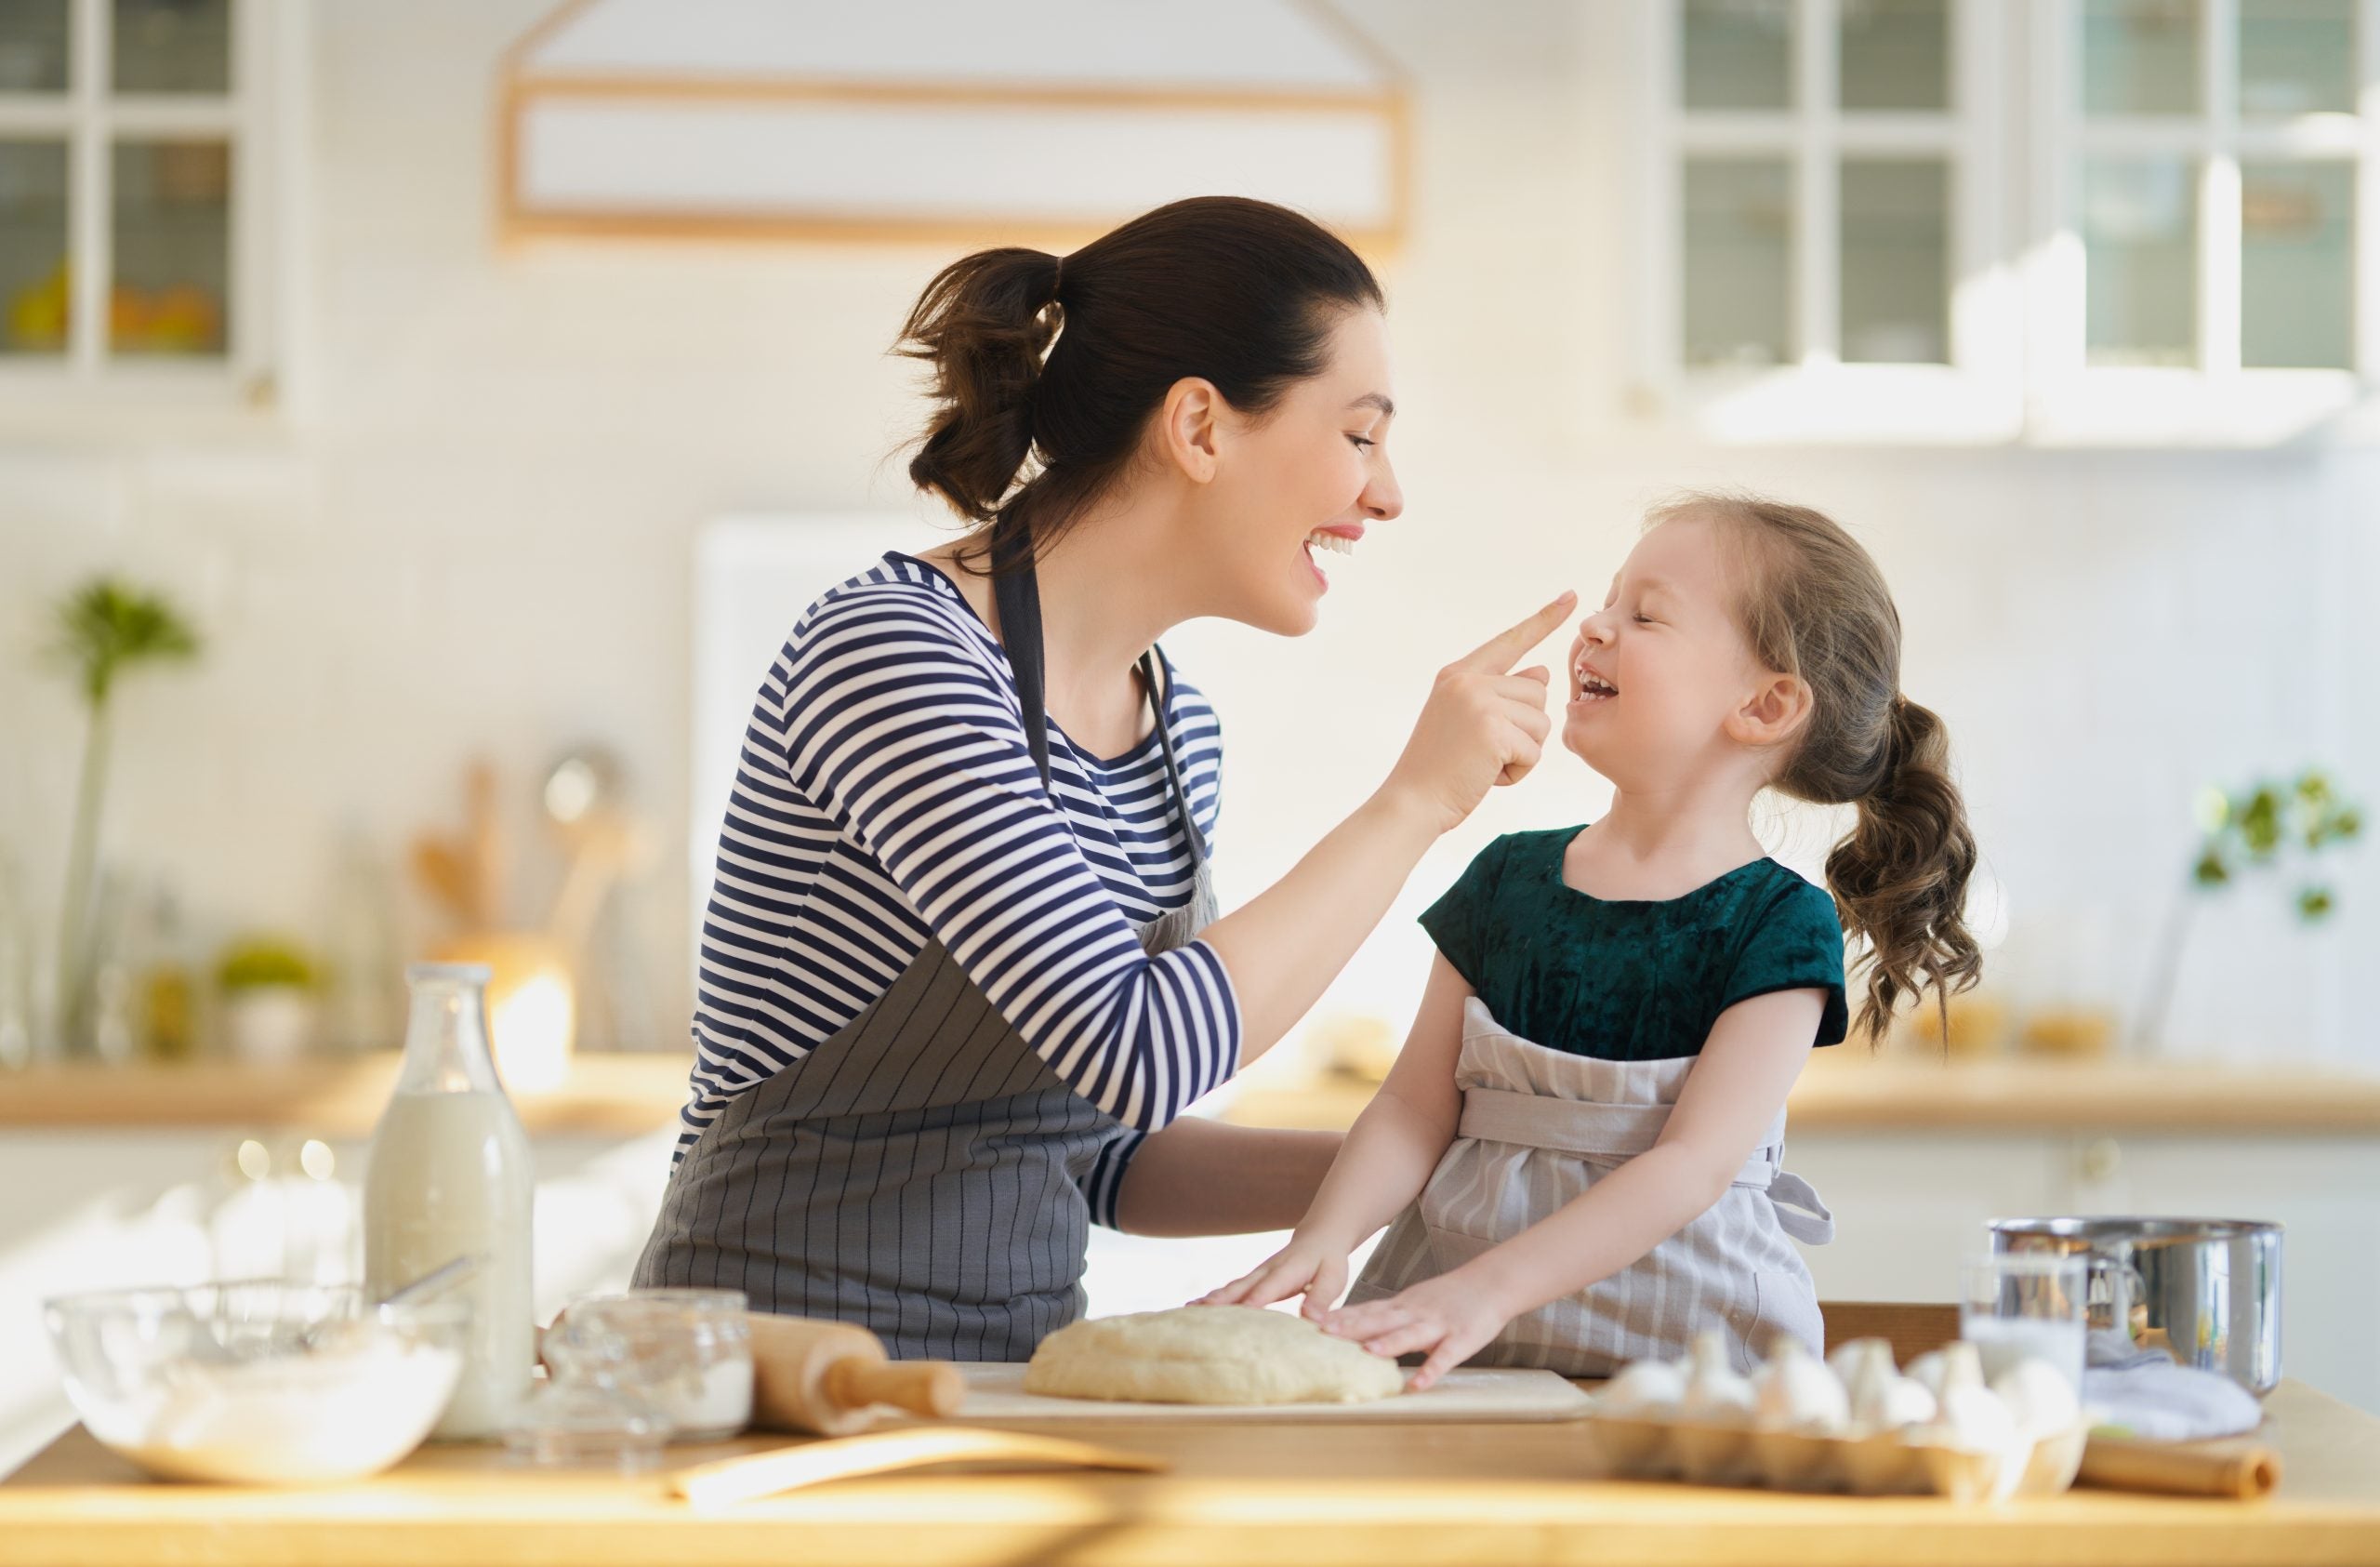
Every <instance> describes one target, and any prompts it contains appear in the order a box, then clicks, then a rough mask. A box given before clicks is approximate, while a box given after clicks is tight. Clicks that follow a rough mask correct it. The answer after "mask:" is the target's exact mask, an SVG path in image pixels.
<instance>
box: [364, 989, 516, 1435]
mask: <svg viewBox="0 0 2380 1567" xmlns="http://www.w3.org/2000/svg"><path fill="white" fill-rule="evenodd" d="M487 979H488V971H487V969H486V968H485V967H484V966H483V965H481V964H477V963H415V964H413V965H412V966H411V967H409V968H407V969H406V970H405V982H406V984H407V985H408V986H410V987H411V989H412V991H413V1010H412V1018H411V1021H410V1022H409V1023H408V1024H407V1025H406V1028H405V1056H404V1065H403V1069H401V1070H400V1072H399V1074H398V1077H397V1087H396V1092H395V1093H394V1094H393V1095H391V1096H390V1099H389V1108H388V1109H386V1110H385V1111H383V1112H382V1113H381V1116H380V1124H379V1126H378V1127H377V1129H375V1130H374V1132H373V1134H372V1153H371V1162H370V1164H369V1166H368V1167H367V1168H366V1170H365V1172H364V1285H365V1287H366V1288H367V1289H369V1290H370V1291H371V1292H372V1293H373V1295H374V1298H377V1297H378V1296H379V1295H385V1294H387V1293H388V1292H389V1291H390V1290H393V1289H396V1288H398V1287H399V1286H401V1285H403V1284H408V1283H411V1282H412V1281H414V1280H416V1279H418V1278H420V1277H421V1276H422V1275H423V1274H425V1273H428V1272H430V1270H431V1269H432V1268H439V1267H442V1266H443V1265H444V1264H446V1263H448V1262H450V1261H452V1260H453V1259H455V1258H456V1257H458V1256H465V1255H469V1256H476V1257H477V1258H478V1259H479V1264H480V1265H479V1268H478V1269H477V1270H476V1271H474V1272H473V1273H472V1274H471V1276H470V1278H469V1281H467V1282H466V1283H464V1284H461V1285H458V1286H456V1292H457V1294H458V1295H468V1297H469V1300H470V1302H471V1307H472V1311H471V1326H470V1335H469V1340H468V1342H467V1343H466V1345H465V1347H464V1354H463V1375H462V1380H461V1381H460V1383H459V1384H458V1385H457V1386H456V1389H455V1397H454V1401H452V1402H451V1403H449V1404H448V1405H447V1406H446V1414H445V1417H444V1418H443V1419H442V1420H441V1421H440V1422H439V1423H438V1428H437V1429H436V1430H435V1431H433V1432H432V1433H431V1434H432V1435H433V1436H434V1437H437V1438H439V1439H441V1440H444V1441H470V1440H473V1439H479V1438H486V1437H492V1436H494V1435H496V1433H497V1432H498V1431H499V1430H500V1429H501V1428H502V1427H503V1425H504V1422H505V1418H506V1416H507V1415H508V1414H509V1413H510V1412H511V1409H512V1406H513V1405H514V1404H515V1403H516V1402H517V1401H519V1400H520V1399H522V1397H523V1396H525V1395H526V1394H527V1392H528V1390H529V1378H530V1372H531V1370H532V1368H533V1367H534V1366H535V1364H536V1320H535V1317H534V1316H533V1309H534V1308H533V1305H532V1302H531V1298H530V1293H529V1208H530V1202H531V1197H532V1192H533V1189H534V1187H535V1184H536V1183H535V1175H534V1172H533V1170H532V1168H531V1165H530V1159H529V1138H528V1134H526V1133H525V1132H523V1131H522V1129H521V1118H520V1117H519V1116H517V1115H515V1114H513V1112H512V1102H511V1101H510V1100H509V1099H507V1098H506V1097H505V1096H504V1089H503V1087H502V1086H501V1085H500V1084H498V1083H497V1082H496V1063H495V1061H494V1060H493V1059H491V1058H490V1056H489V1055H488V1039H487V1002H486V995H485V990H486V987H487Z"/></svg>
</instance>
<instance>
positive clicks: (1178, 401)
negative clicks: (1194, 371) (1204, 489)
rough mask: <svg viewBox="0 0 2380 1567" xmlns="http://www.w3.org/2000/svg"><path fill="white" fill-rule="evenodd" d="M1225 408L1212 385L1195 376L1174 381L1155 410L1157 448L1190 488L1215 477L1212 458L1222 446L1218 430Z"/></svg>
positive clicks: (1220, 394) (1219, 395) (1220, 433)
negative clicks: (1178, 470)
mask: <svg viewBox="0 0 2380 1567" xmlns="http://www.w3.org/2000/svg"><path fill="white" fill-rule="evenodd" d="M1225 411H1226V405H1225V404H1224V402H1223V393H1222V392H1218V391H1216V390H1215V384H1214V382H1212V381H1210V380H1207V379H1205V378H1202V377H1198V376H1185V377H1183V378H1182V379H1180V380H1178V381H1175V382H1174V383H1173V385H1172V387H1171V388H1170V390H1169V391H1168V392H1166V394H1165V405H1164V406H1163V407H1162V408H1159V409H1158V410H1157V447H1158V449H1159V450H1160V451H1162V452H1163V453H1164V454H1165V457H1166V460H1167V461H1169V462H1170V463H1172V464H1173V466H1174V467H1176V468H1178V469H1180V470H1181V471H1182V474H1183V477H1184V478H1186V479H1188V480H1189V481H1190V482H1191V483H1192V484H1194V485H1203V484H1207V483H1209V482H1210V481H1211V480H1212V479H1213V478H1214V476H1215V458H1216V451H1217V448H1218V446H1219V445H1221V443H1222V435H1223V432H1222V430H1221V428H1220V426H1221V424H1222V419H1223V414H1224V412H1225Z"/></svg>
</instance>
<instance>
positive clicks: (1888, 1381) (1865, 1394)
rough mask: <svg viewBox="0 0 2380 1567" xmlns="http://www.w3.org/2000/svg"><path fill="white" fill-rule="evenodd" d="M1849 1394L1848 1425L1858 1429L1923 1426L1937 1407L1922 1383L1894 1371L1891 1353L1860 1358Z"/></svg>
mask: <svg viewBox="0 0 2380 1567" xmlns="http://www.w3.org/2000/svg"><path fill="white" fill-rule="evenodd" d="M1850 1393H1851V1424H1852V1426H1853V1427H1854V1428H1856V1429H1858V1430H1861V1431H1897V1430H1900V1429H1901V1428H1904V1427H1908V1426H1923V1425H1925V1424H1927V1423H1929V1422H1930V1421H1932V1420H1933V1419H1934V1417H1935V1414H1936V1413H1937V1404H1936V1402H1935V1399H1934V1395H1933V1394H1932V1393H1929V1392H1927V1391H1926V1390H1925V1385H1924V1383H1922V1382H1918V1381H1916V1380H1915V1379H1913V1378H1911V1377H1907V1376H1903V1375H1901V1374H1899V1373H1898V1372H1897V1371H1895V1370H1893V1362H1892V1356H1891V1355H1890V1354H1888V1353H1887V1354H1883V1355H1869V1356H1864V1357H1862V1358H1861V1360H1860V1363H1859V1369H1858V1374H1857V1376H1856V1377H1855V1378H1854V1379H1853V1381H1852V1384H1851V1388H1850Z"/></svg>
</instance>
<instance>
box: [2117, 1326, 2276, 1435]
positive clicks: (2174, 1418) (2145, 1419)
mask: <svg viewBox="0 0 2380 1567" xmlns="http://www.w3.org/2000/svg"><path fill="white" fill-rule="evenodd" d="M2089 1361H2090V1363H2089V1365H2088V1366H2086V1367H2085V1368H2084V1370H2083V1402H2084V1403H2086V1404H2096V1405H2097V1406H2098V1407H2099V1408H2100V1409H2101V1410H2103V1411H2104V1412H2105V1416H2104V1418H2103V1419H2102V1421H2101V1424H2103V1425H2108V1426H2120V1427H2122V1428H2124V1429H2125V1430H2127V1431H2129V1432H2130V1433H2131V1434H2132V1435H2134V1436H2135V1437H2139V1438H2141V1439H2142V1440H2144V1441H2203V1440H2205V1439H2207V1438H2210V1437H2231V1436H2238V1435H2240V1434H2241V1432H2243V1431H2253V1430H2254V1429H2255V1428H2256V1427H2257V1425H2258V1424H2259V1423H2260V1422H2261V1421H2262V1420H2263V1419H2264V1406H2263V1405H2261V1404H2259V1403H2258V1402H2257V1401H2256V1396H2255V1395H2254V1393H2251V1392H2249V1391H2248V1390H2247V1389H2246V1388H2242V1387H2241V1386H2240V1385H2239V1384H2238V1383H2237V1382H2234V1381H2232V1380H2231V1379H2230V1378H2229V1377H2228V1376H2226V1375H2224V1374H2222V1373H2220V1372H2214V1371H2202V1370H2200V1369H2199V1368H2198V1367H2196V1366H2186V1365H2183V1364H2180V1363H2179V1362H2178V1361H2175V1360H2174V1359H2173V1358H2172V1357H2171V1356H2169V1355H2167V1354H2166V1353H2165V1352H2164V1351H2163V1350H2162V1349H2143V1348H2139V1347H2138V1346H2137V1345H2135V1344H2134V1343H2133V1342H2132V1341H2131V1340H2130V1339H2128V1338H2126V1337H2124V1335H2122V1334H2120V1333H2115V1332H2112V1331H2109V1330H2107V1329H2101V1330H2100V1331H2098V1332H2096V1333H2094V1334H2093V1335H2091V1341H2090V1350H2089Z"/></svg>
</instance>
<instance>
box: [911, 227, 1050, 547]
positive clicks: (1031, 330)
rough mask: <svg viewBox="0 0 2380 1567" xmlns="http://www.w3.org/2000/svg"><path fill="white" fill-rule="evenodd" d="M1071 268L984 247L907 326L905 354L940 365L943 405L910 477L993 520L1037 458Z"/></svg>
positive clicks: (1041, 256) (938, 394) (948, 274)
mask: <svg viewBox="0 0 2380 1567" xmlns="http://www.w3.org/2000/svg"><path fill="white" fill-rule="evenodd" d="M1060 266H1061V263H1060V261H1059V259H1058V258H1057V257H1055V256H1051V255H1048V254H1045V253H1044V252H1042V251H1038V250H1026V249H1022V248H1019V247H1015V246H1011V247H1008V248H1005V249H999V250H979V251H977V252H976V253H975V254H973V255H972V256H966V257H962V258H960V259H959V260H956V261H954V262H952V263H951V264H950V265H949V266H946V267H945V268H943V270H942V271H941V272H939V273H937V274H936V275H935V277H934V280H933V281H932V283H930V284H928V285H927V286H926V291H925V292H924V294H922V295H920V296H919V299H918V302H917V306H916V308H914V309H913V310H911V311H910V312H909V319H908V323H907V325H904V326H903V327H902V328H901V342H900V347H899V351H898V352H901V353H903V354H906V355H907V356H908V357H909V358H912V359H922V360H924V361H925V362H926V363H928V364H929V365H932V366H933V387H932V397H933V400H934V404H935V407H934V411H933V415H932V419H931V420H930V421H929V422H928V424H927V426H926V433H925V439H924V440H923V442H922V443H921V444H920V445H919V448H918V452H917V455H916V456H915V457H913V458H910V459H909V479H910V482H911V483H913V484H915V485H917V486H918V487H919V488H920V489H930V490H932V491H934V492H935V493H937V494H939V495H940V496H941V497H942V498H944V499H945V500H946V501H948V502H949V503H950V506H951V509H952V510H953V511H957V512H958V513H959V515H960V516H962V517H965V518H967V519H968V520H969V521H971V522H975V523H988V522H990V521H992V520H993V519H994V518H995V517H996V516H998V513H999V509H1000V503H1001V501H1002V500H1003V499H1005V498H1007V496H1008V493H1009V490H1010V489H1011V488H1012V486H1013V485H1015V483H1016V476H1017V474H1018V473H1019V472H1021V471H1023V470H1024V467H1025V458H1028V457H1030V456H1031V455H1032V453H1033V387H1034V383H1035V382H1036V381H1038V379H1039V378H1040V375H1041V356H1042V355H1043V353H1045V352H1048V350H1049V347H1050V341H1051V339H1052V338H1053V337H1055V336H1056V335H1057V330H1058V323H1057V320H1056V316H1057V313H1058V312H1056V311H1055V310H1053V309H1052V308H1051V307H1053V306H1054V305H1056V303H1057V290H1058V279H1059V273H1060Z"/></svg>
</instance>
